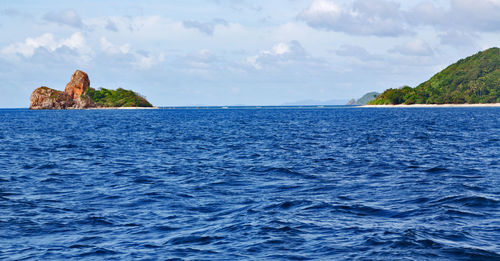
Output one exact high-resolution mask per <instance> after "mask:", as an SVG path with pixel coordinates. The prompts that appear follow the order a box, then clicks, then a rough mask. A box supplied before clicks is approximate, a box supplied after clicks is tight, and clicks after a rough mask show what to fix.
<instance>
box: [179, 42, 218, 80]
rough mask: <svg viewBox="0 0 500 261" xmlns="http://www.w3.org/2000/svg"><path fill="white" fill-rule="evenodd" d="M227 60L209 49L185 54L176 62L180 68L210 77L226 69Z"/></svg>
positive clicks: (186, 71) (188, 72) (183, 70)
mask: <svg viewBox="0 0 500 261" xmlns="http://www.w3.org/2000/svg"><path fill="white" fill-rule="evenodd" d="M226 64H227V62H226V61H224V60H222V59H221V58H220V57H218V56H217V55H216V54H214V53H213V52H212V51H210V50H208V49H201V50H199V51H198V52H195V53H190V54H188V55H185V56H183V57H181V58H179V59H177V60H176V61H175V62H174V66H175V67H176V68H178V70H180V71H182V72H184V73H187V74H193V75H198V76H204V77H207V76H208V77H209V76H211V75H212V74H213V73H214V72H216V71H222V70H225V69H226V67H225V65H226Z"/></svg>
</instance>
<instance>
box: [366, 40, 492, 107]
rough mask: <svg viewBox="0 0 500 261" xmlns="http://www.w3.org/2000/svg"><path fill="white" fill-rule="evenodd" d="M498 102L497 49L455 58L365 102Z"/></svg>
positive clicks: (376, 103) (370, 103) (406, 103)
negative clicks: (421, 78)
mask: <svg viewBox="0 0 500 261" xmlns="http://www.w3.org/2000/svg"><path fill="white" fill-rule="evenodd" d="M494 103H500V49H499V48H497V47H494V48H490V49H487V50H485V51H482V52H479V53H477V54H475V55H472V56H470V57H467V58H465V59H462V60H459V61H458V62H456V63H454V64H452V65H450V66H448V67H447V68H446V69H444V70H442V71H441V72H439V73H437V74H435V75H434V76H432V77H431V78H430V79H429V80H428V81H426V82H423V83H421V84H420V85H418V86H417V87H415V88H412V87H410V86H404V87H401V88H394V89H388V90H386V91H384V92H383V93H382V94H380V95H379V96H378V97H377V98H376V99H374V100H372V101H370V102H368V105H398V104H405V105H413V104H415V105H417V104H494Z"/></svg>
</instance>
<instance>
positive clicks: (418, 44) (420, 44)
mask: <svg viewBox="0 0 500 261" xmlns="http://www.w3.org/2000/svg"><path fill="white" fill-rule="evenodd" d="M390 51H391V52H396V53H399V54H402V55H407V56H432V55H433V54H434V51H433V50H432V48H431V47H430V46H429V44H427V43H426V42H424V41H422V40H420V39H415V40H412V41H408V42H406V43H404V44H401V45H396V46H395V47H394V48H392V49H391V50H390Z"/></svg>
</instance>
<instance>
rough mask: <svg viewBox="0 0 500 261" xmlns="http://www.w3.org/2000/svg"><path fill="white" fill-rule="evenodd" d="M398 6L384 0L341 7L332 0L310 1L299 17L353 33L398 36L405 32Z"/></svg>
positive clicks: (315, 25) (362, 0)
mask: <svg viewBox="0 0 500 261" xmlns="http://www.w3.org/2000/svg"><path fill="white" fill-rule="evenodd" d="M400 11H401V10H400V5H399V4H397V3H394V2H391V1H386V0H357V1H354V2H353V3H352V5H351V6H341V5H340V4H338V3H337V2H335V1H333V0H313V1H312V2H311V4H310V5H309V7H308V8H307V9H306V10H304V11H302V12H301V13H300V14H299V15H298V18H299V19H300V20H303V21H304V22H306V23H307V24H308V25H309V26H311V27H313V28H318V29H324V30H328V31H336V32H344V33H347V34H353V35H376V36H398V35H401V34H405V33H408V29H407V28H406V25H405V23H404V20H403V17H402V15H401V12H400Z"/></svg>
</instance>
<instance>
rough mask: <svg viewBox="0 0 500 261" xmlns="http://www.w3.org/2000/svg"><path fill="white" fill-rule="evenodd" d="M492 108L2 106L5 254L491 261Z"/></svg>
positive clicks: (499, 213) (495, 250) (0, 216)
mask: <svg viewBox="0 0 500 261" xmlns="http://www.w3.org/2000/svg"><path fill="white" fill-rule="evenodd" d="M499 119H500V109H499V108H448V109H446V108H431V109H428V108H419V109H417V108H411V109H392V108H388V109H379V108H377V109H370V108H323V109H314V108H305V109H293V108H288V109H279V108H274V109H229V110H223V109H205V110H193V109H176V110H166V109H163V110H161V109H160V110H82V111H78V110H76V111H75V110H73V111H29V110H25V109H17V110H8V109H3V110H0V259H2V260H19V259H51V260H52V259H90V260H95V259H105V260H114V259H115V260H121V259H144V260H151V259H153V260H154V259H161V260H343V259H360V260H399V259H401V260H500V120H499Z"/></svg>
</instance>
